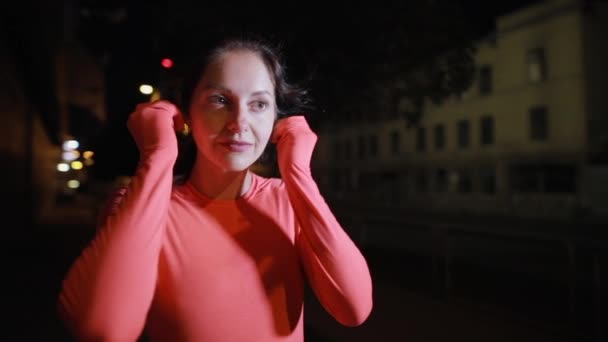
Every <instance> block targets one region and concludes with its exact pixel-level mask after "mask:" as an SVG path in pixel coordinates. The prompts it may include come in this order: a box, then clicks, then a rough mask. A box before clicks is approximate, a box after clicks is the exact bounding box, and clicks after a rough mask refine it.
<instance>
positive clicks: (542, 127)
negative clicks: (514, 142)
mask: <svg viewBox="0 0 608 342" xmlns="http://www.w3.org/2000/svg"><path fill="white" fill-rule="evenodd" d="M548 126H549V124H548V119H547V107H544V106H538V107H533V108H530V139H532V140H534V141H544V140H547V138H548V137H549V129H548Z"/></svg>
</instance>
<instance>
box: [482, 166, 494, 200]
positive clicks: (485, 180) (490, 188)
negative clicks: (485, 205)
mask: <svg viewBox="0 0 608 342" xmlns="http://www.w3.org/2000/svg"><path fill="white" fill-rule="evenodd" d="M479 178H480V181H481V182H480V183H481V184H480V186H481V192H482V193H484V194H493V193H496V169H495V168H494V167H484V168H482V169H481V170H480V171H479Z"/></svg>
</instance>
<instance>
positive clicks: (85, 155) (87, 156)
mask: <svg viewBox="0 0 608 342" xmlns="http://www.w3.org/2000/svg"><path fill="white" fill-rule="evenodd" d="M94 154H95V153H93V151H84V152H82V157H83V158H84V159H91V158H93V155H94Z"/></svg>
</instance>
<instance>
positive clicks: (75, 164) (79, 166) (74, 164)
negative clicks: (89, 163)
mask: <svg viewBox="0 0 608 342" xmlns="http://www.w3.org/2000/svg"><path fill="white" fill-rule="evenodd" d="M70 165H71V166H72V169H74V170H80V169H82V162H80V161H78V160H75V161H73V162H72V163H71V164H70Z"/></svg>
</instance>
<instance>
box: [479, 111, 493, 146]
mask: <svg viewBox="0 0 608 342" xmlns="http://www.w3.org/2000/svg"><path fill="white" fill-rule="evenodd" d="M480 137H481V141H480V142H481V144H482V145H491V144H493V143H494V118H493V117H491V116H484V117H482V118H481V136H480Z"/></svg>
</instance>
